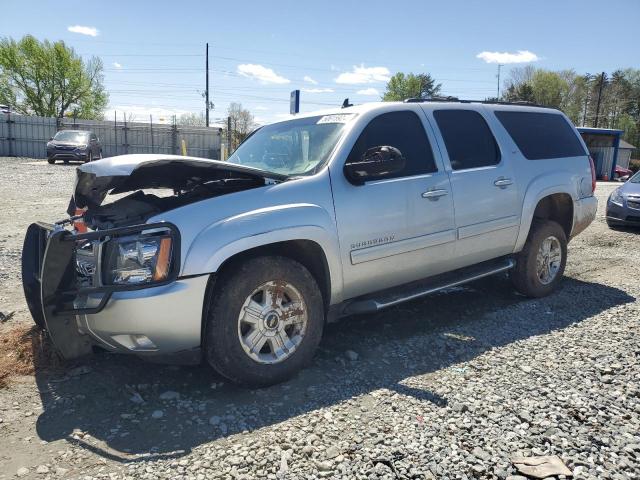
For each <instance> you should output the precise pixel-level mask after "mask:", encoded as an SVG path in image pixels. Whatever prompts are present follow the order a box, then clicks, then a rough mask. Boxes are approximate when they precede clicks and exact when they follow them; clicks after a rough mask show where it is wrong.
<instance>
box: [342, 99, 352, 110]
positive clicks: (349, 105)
mask: <svg viewBox="0 0 640 480" xmlns="http://www.w3.org/2000/svg"><path fill="white" fill-rule="evenodd" d="M349 107H353V103H349V99H348V98H345V99H344V102H342V108H349Z"/></svg>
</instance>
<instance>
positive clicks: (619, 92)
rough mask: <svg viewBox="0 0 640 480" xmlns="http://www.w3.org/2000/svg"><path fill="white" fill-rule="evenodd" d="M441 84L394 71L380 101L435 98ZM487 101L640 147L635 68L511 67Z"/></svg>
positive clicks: (639, 78)
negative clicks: (527, 107) (540, 109)
mask: <svg viewBox="0 0 640 480" xmlns="http://www.w3.org/2000/svg"><path fill="white" fill-rule="evenodd" d="M441 93H442V84H440V83H436V80H435V79H434V78H433V77H432V76H431V75H430V74H428V73H420V74H413V73H409V74H405V73H402V72H399V73H396V74H395V75H394V76H393V77H391V79H390V80H389V82H388V83H387V88H386V91H385V92H384V94H383V96H382V100H383V101H402V100H405V99H407V98H421V99H429V98H434V97H438V96H440V95H441ZM485 100H487V101H496V100H498V101H505V102H528V103H534V104H537V105H544V106H547V107H553V108H557V109H559V110H562V111H563V112H564V113H565V114H566V115H567V116H568V117H569V118H570V119H571V121H572V122H573V123H574V124H575V125H577V126H585V127H600V128H616V129H620V130H624V132H625V133H624V136H623V138H624V139H625V140H627V141H628V142H630V143H632V144H634V145H635V146H636V147H640V70H638V69H634V68H627V69H624V70H622V69H620V70H616V71H615V72H613V73H611V74H607V73H606V72H603V73H600V74H590V73H585V74H577V73H576V72H575V71H574V70H560V71H552V70H545V69H542V68H536V67H533V66H531V65H529V66H526V67H516V68H513V69H512V70H511V72H510V75H509V77H508V78H507V80H505V82H504V88H503V90H502V94H501V95H500V98H496V97H490V98H485Z"/></svg>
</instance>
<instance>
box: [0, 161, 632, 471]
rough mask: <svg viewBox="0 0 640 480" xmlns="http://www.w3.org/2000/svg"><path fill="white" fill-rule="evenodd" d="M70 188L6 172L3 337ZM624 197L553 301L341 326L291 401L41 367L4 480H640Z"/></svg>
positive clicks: (132, 372)
mask: <svg viewBox="0 0 640 480" xmlns="http://www.w3.org/2000/svg"><path fill="white" fill-rule="evenodd" d="M73 171H74V169H73V168H72V167H65V166H62V165H55V166H49V165H47V164H43V163H42V162H37V163H35V164H34V162H33V161H27V160H14V159H1V158H0V182H1V185H2V188H1V189H0V203H1V204H2V205H3V206H4V208H2V209H0V225H1V226H2V231H3V235H2V239H0V282H2V289H1V290H0V310H1V311H2V312H4V313H8V312H10V311H15V312H16V313H15V315H14V317H13V318H12V319H11V320H10V321H8V322H6V323H5V324H4V326H2V327H0V328H8V327H9V326H11V325H16V324H18V323H20V322H27V321H29V318H28V313H27V311H26V306H25V305H24V303H23V299H22V293H21V286H20V283H19V280H20V279H19V270H18V268H19V254H20V246H21V242H22V234H23V232H24V229H25V227H26V225H27V224H28V223H29V222H31V221H32V220H34V219H36V218H40V219H45V220H50V219H56V218H60V217H62V216H63V212H64V209H65V207H66V204H67V201H68V197H69V194H70V191H71V187H72V181H73V175H74V172H73ZM614 187H615V185H614V184H604V183H603V184H599V186H598V190H597V194H598V197H599V200H600V205H601V209H600V212H599V214H598V217H597V220H596V221H595V222H594V224H593V225H591V226H590V227H589V228H588V229H587V230H586V231H585V232H584V233H583V234H582V235H580V236H579V237H578V238H576V239H575V240H574V241H572V243H571V244H570V247H569V261H568V266H567V272H566V277H567V278H566V279H565V281H564V282H563V284H562V286H561V288H560V289H559V291H558V292H557V293H555V294H554V295H551V296H550V297H547V298H544V299H540V300H529V299H525V298H523V297H520V296H518V295H516V294H515V293H514V292H513V290H512V289H511V288H510V286H509V283H508V281H507V279H506V278H505V277H495V278H490V279H485V280H482V281H478V282H475V283H473V284H470V285H469V286H468V287H465V288H456V289H452V290H451V291H449V292H447V293H444V294H439V295H434V296H431V297H428V298H425V299H422V300H420V301H415V302H412V303H409V304H405V305H402V306H399V307H397V308H394V309H390V310H388V311H386V312H384V313H381V314H378V315H373V316H368V317H353V318H349V319H345V321H342V322H341V323H339V324H337V325H330V326H329V327H328V328H327V330H326V333H325V338H324V340H323V342H322V344H321V349H320V352H319V353H318V355H317V356H316V358H315V360H314V362H313V365H312V366H311V367H310V368H308V369H307V370H305V371H304V372H302V373H301V374H300V375H298V376H297V377H296V378H295V379H293V380H291V381H289V382H287V383H285V384H282V385H278V386H275V387H271V388H268V389H262V390H244V389H240V388H237V387H234V386H233V385H228V384H226V383H225V382H224V381H223V380H222V379H221V378H219V377H216V376H215V375H214V374H213V373H211V371H210V370H209V369H208V368H206V367H189V368H187V367H168V366H159V365H154V364H148V363H143V362H141V361H138V360H136V359H134V358H125V357H117V356H111V355H96V356H93V357H92V358H90V359H88V360H86V361H85V362H84V363H81V364H74V365H71V366H69V368H68V369H67V370H66V372H65V373H64V374H56V375H53V374H48V373H46V372H45V371H43V370H42V369H41V368H39V369H38V371H37V374H36V376H35V378H32V377H25V378H22V379H20V380H19V381H18V382H16V383H14V384H13V385H12V386H11V387H10V388H8V389H5V390H0V438H2V442H0V479H5V478H14V477H15V476H19V477H21V478H41V479H46V478H82V479H93V478H105V479H123V478H131V479H134V478H136V479H137V478H142V479H155V478H171V479H174V478H180V479H205V478H228V479H243V478H244V479H252V478H271V479H285V478H286V479H298V478H301V479H307V478H343V479H353V478H363V479H364V478H373V479H375V478H380V479H382V478H385V479H387V478H388V479H393V478H416V479H417V478H422V479H434V478H437V479H472V478H486V479H505V478H510V479H513V480H523V479H524V478H525V477H518V476H516V475H517V472H516V470H515V468H514V466H513V464H512V462H511V459H512V458H513V457H514V456H521V455H524V456H537V455H558V456H559V457H560V458H561V459H562V460H563V462H564V463H565V464H566V465H567V466H568V467H569V469H570V470H571V471H572V473H573V476H574V477H575V478H580V479H586V478H589V479H608V478H611V479H627V478H629V479H631V478H640V365H639V363H640V336H639V335H638V333H640V332H639V326H640V303H639V302H638V301H637V300H636V298H637V297H638V296H639V295H640V282H639V281H638V278H640V253H639V249H638V247H639V245H640V241H639V240H640V238H639V235H640V232H634V231H612V230H609V229H608V228H607V226H606V224H605V223H604V219H603V208H602V206H603V205H604V201H605V199H606V197H607V195H608V194H609V192H610V191H611V190H612V189H613V188H614ZM1 331H2V330H0V333H1ZM551 478H553V477H551Z"/></svg>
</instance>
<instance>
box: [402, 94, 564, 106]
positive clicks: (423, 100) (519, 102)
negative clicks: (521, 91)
mask: <svg viewBox="0 0 640 480" xmlns="http://www.w3.org/2000/svg"><path fill="white" fill-rule="evenodd" d="M429 102H458V103H482V104H484V105H516V106H520V107H539V108H553V107H550V106H548V105H539V104H537V103H533V102H527V101H524V100H517V101H515V102H504V101H501V100H461V99H459V98H458V97H431V98H407V99H405V100H404V103H429Z"/></svg>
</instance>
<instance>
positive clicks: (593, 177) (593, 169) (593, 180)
mask: <svg viewBox="0 0 640 480" xmlns="http://www.w3.org/2000/svg"><path fill="white" fill-rule="evenodd" d="M589 167H591V192H592V193H593V192H595V191H596V166H595V164H594V163H593V158H591V155H589Z"/></svg>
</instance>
